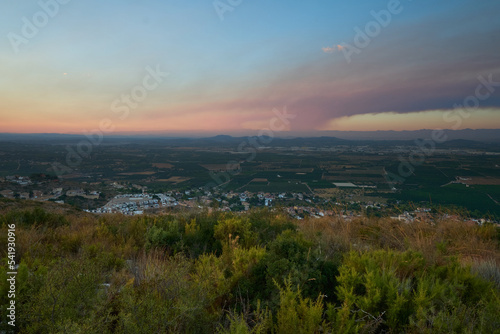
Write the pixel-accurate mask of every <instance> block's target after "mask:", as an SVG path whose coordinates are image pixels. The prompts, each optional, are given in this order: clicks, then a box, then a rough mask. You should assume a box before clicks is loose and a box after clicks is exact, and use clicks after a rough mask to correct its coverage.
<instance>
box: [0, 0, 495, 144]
mask: <svg viewBox="0 0 500 334" xmlns="http://www.w3.org/2000/svg"><path fill="white" fill-rule="evenodd" d="M499 12H500V2H499V1H496V0H495V1H493V0H485V1H477V0H454V1H435V0H434V1H430V0H429V1H428V0H401V1H398V0H389V1H378V0H358V1H336V0H310V1H296V0H288V1H285V0H275V1H271V2H270V1H263V0H252V1H250V0H216V1H212V0H191V1H181V0H161V1H160V0H142V1H139V0H121V1H117V0H107V1H95V0H86V1H82V0H40V1H31V0H29V1H28V0H25V1H14V0H5V1H2V2H1V3H0V13H2V19H1V20H0V132H8V133H95V132H99V131H100V132H102V133H104V134H111V133H116V134H121V133H161V134H165V135H169V134H170V135H179V134H253V133H255V134H257V133H259V132H261V131H263V130H266V129H268V130H269V129H270V130H271V131H275V132H281V131H285V132H286V131H293V132H296V133H297V132H300V133H305V134H310V135H314V134H317V133H321V132H324V131H329V130H340V131H374V130H396V131H401V130H418V129H465V128H471V129H500V20H499V19H498V13H499Z"/></svg>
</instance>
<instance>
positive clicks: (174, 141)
mask: <svg viewBox="0 0 500 334" xmlns="http://www.w3.org/2000/svg"><path fill="white" fill-rule="evenodd" d="M433 131H434V130H418V131H327V132H325V131H322V132H317V133H315V135H314V136H311V135H310V133H307V134H306V133H302V134H301V133H291V132H288V133H283V132H282V133H277V134H276V136H275V137H274V138H271V137H260V138H258V143H259V144H260V145H261V146H285V147H292V146H299V147H304V146H312V147H324V146H333V145H384V146H387V145H412V144H414V140H415V139H431V138H432V132H433ZM443 131H444V133H445V135H446V136H447V138H448V139H447V141H446V142H445V143H443V144H442V145H441V146H442V147H477V148H480V147H483V148H484V147H485V144H489V145H492V146H495V147H496V146H499V145H500V129H491V130H490V129H481V130H472V129H465V130H443ZM251 137H252V136H244V137H243V136H238V137H234V136H229V135H216V136H207V137H204V138H201V137H197V136H191V137H187V136H181V135H178V136H175V137H174V136H167V135H162V134H157V133H155V134H144V133H140V134H139V133H137V134H112V135H108V136H106V137H105V138H106V140H105V142H106V143H109V144H112V143H117V142H122V143H123V142H144V141H153V142H162V143H165V144H170V145H173V146H184V145H186V146H207V145H221V146H235V145H236V146H238V145H239V144H241V143H242V142H245V141H248V140H249V138H251ZM253 137H255V136H253ZM85 138H86V137H85V136H83V135H77V134H57V133H42V134H17V133H0V141H3V142H6V141H11V142H18V141H37V142H52V143H54V144H62V143H66V142H73V141H77V140H82V139H85Z"/></svg>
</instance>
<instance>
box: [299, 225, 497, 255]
mask: <svg viewBox="0 0 500 334" xmlns="http://www.w3.org/2000/svg"><path fill="white" fill-rule="evenodd" d="M299 229H300V230H301V231H302V232H303V233H304V234H305V235H306V236H307V237H308V238H311V239H312V240H316V241H318V243H319V244H320V245H322V247H324V251H326V252H327V253H328V254H331V255H333V254H334V253H335V252H338V251H347V250H350V249H369V248H383V249H395V250H400V251H405V250H414V251H418V252H421V253H422V254H423V255H424V257H425V258H426V259H427V260H429V261H431V262H432V263H438V262H441V261H442V260H445V259H446V258H448V257H451V256H458V257H459V258H461V259H476V260H478V261H481V260H494V261H500V247H499V242H498V240H497V231H496V227H494V226H477V225H474V224H469V223H463V222H457V221H453V220H443V221H439V222H437V223H435V224H433V223H431V222H427V221H424V222H415V223H410V224H407V223H402V222H399V221H395V220H392V219H379V220H376V219H368V218H360V219H356V220H354V221H352V222H346V221H345V220H343V219H341V218H331V217H328V218H322V219H311V220H305V221H302V222H300V223H299Z"/></svg>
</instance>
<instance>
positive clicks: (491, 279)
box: [0, 200, 500, 333]
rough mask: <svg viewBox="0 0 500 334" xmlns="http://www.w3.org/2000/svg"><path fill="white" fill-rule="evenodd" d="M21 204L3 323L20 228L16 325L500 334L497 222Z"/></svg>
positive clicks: (4, 220) (27, 329)
mask: <svg viewBox="0 0 500 334" xmlns="http://www.w3.org/2000/svg"><path fill="white" fill-rule="evenodd" d="M19 203H21V202H15V201H7V200H2V201H0V212H1V214H0V225H1V229H2V231H1V233H0V239H1V240H0V256H1V257H2V266H1V267H0V282H1V283H0V304H1V312H2V314H1V321H2V323H1V324H0V331H7V332H9V331H11V330H12V327H11V326H8V325H7V324H6V320H5V319H6V314H5V312H6V311H5V310H6V307H7V304H8V303H9V299H8V298H7V290H8V287H7V285H6V283H5V282H6V279H7V274H6V273H7V272H8V271H9V270H7V267H6V263H7V248H6V245H7V226H8V224H16V238H17V241H16V244H17V245H16V260H17V262H18V263H20V266H19V268H18V275H17V294H16V306H17V317H16V328H15V331H16V332H21V333H168V332H174V333H217V332H219V333H387V332H388V333H500V318H499V317H498V315H499V314H500V231H499V229H498V227H495V226H492V225H486V226H476V225H472V224H465V223H460V222H456V221H450V220H448V221H440V222H437V223H435V224H431V223H425V222H423V223H414V224H403V223H400V222H396V221H392V220H388V219H382V218H380V219H377V218H362V219H358V220H356V221H353V222H345V221H342V220H340V219H332V218H325V219H311V220H305V221H301V222H296V221H292V220H290V219H289V218H287V217H286V216H284V215H281V214H279V213H277V212H273V211H266V210H261V211H252V212H250V213H248V214H241V215H239V214H230V213H208V212H202V213H185V214H176V215H163V216H143V217H124V216H121V215H109V216H100V217H98V216H93V215H87V214H83V213H81V212H76V211H71V210H70V209H64V210H63V209H61V208H63V207H56V206H47V205H41V204H39V203H34V202H33V203H32V202H22V203H23V205H26V204H28V205H27V206H26V207H23V208H21V207H20V205H19ZM58 210H59V211H58Z"/></svg>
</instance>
